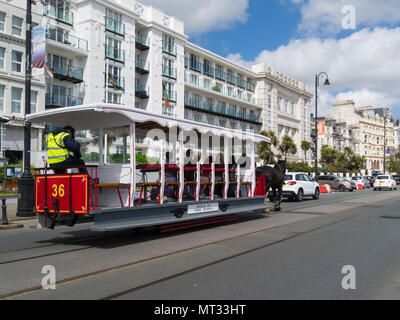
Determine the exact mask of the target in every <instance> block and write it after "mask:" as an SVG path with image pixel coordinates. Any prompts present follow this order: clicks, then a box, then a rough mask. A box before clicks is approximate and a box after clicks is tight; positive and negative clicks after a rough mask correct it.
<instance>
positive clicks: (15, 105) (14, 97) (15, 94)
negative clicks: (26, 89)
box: [11, 87, 22, 113]
mask: <svg viewBox="0 0 400 320" xmlns="http://www.w3.org/2000/svg"><path fill="white" fill-rule="evenodd" d="M21 99H22V89H20V88H14V87H13V88H11V112H12V113H21Z"/></svg>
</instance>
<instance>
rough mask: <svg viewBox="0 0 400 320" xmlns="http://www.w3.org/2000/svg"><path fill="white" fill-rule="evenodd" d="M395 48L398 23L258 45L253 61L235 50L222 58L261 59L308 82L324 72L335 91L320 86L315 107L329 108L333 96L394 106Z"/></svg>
mask: <svg viewBox="0 0 400 320" xmlns="http://www.w3.org/2000/svg"><path fill="white" fill-rule="evenodd" d="M399 52H400V28H392V29H391V28H375V29H363V30H360V31H357V32H354V33H353V34H352V35H350V36H349V37H347V38H343V39H339V40H336V39H326V40H321V39H318V38H310V39H303V40H292V41H291V42H290V43H289V44H287V45H285V46H280V47H279V48H277V49H276V50H275V51H267V50H264V51H263V52H261V53H260V54H259V55H258V56H257V57H256V58H255V60H254V61H243V59H242V56H241V55H240V54H237V53H236V54H231V55H229V56H228V59H231V60H233V61H235V62H237V63H239V64H242V65H245V66H249V65H251V64H254V63H261V62H264V63H266V64H267V65H270V66H272V67H274V68H275V69H276V70H278V71H280V72H282V73H285V74H287V75H288V76H290V77H292V78H294V79H296V80H299V81H301V82H304V83H306V84H308V85H309V86H310V88H314V78H315V75H316V74H318V73H319V72H322V71H325V72H327V73H328V75H329V78H330V81H331V84H332V85H331V87H330V88H329V90H330V92H335V95H330V94H327V93H324V92H325V90H326V89H323V87H321V92H322V93H321V97H320V98H321V106H324V107H321V109H325V112H329V106H331V105H332V102H334V101H335V99H340V100H341V99H346V100H347V99H354V100H355V102H356V104H357V105H358V106H362V105H374V106H376V107H385V106H389V107H393V106H396V105H397V106H399V105H400V90H398V87H399V70H400V55H399V54H398V53H399Z"/></svg>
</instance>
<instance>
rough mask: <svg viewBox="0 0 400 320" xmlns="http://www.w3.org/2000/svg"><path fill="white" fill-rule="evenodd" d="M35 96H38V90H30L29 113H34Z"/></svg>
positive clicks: (35, 110) (35, 106) (35, 109)
mask: <svg viewBox="0 0 400 320" xmlns="http://www.w3.org/2000/svg"><path fill="white" fill-rule="evenodd" d="M37 97H38V92H37V91H32V92H31V113H36V112H37V111H38V110H37Z"/></svg>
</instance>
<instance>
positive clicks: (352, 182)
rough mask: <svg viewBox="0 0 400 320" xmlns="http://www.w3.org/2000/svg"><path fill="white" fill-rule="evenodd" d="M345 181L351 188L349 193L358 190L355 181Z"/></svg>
mask: <svg viewBox="0 0 400 320" xmlns="http://www.w3.org/2000/svg"><path fill="white" fill-rule="evenodd" d="M346 181H347V182H349V183H350V185H351V187H352V188H353V190H350V191H354V190H357V189H358V188H357V183H356V182H355V181H353V180H348V179H346Z"/></svg>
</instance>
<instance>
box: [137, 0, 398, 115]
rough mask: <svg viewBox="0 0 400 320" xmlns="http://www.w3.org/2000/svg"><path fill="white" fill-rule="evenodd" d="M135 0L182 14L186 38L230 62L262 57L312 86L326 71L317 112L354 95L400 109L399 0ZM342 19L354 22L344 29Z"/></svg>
mask: <svg viewBox="0 0 400 320" xmlns="http://www.w3.org/2000/svg"><path fill="white" fill-rule="evenodd" d="M141 2H143V3H145V4H151V5H154V6H157V7H159V8H161V9H162V10H164V11H165V12H166V13H167V14H169V15H173V16H176V17H178V18H180V19H182V20H183V21H184V23H185V31H186V33H187V34H188V35H189V36H190V41H192V42H194V43H196V44H198V45H200V46H202V47H204V48H206V49H208V50H210V51H213V52H216V53H217V54H219V55H221V56H223V57H227V58H228V59H231V60H233V61H234V62H236V63H239V64H242V65H245V66H251V64H254V63H261V62H262V63H265V64H267V65H269V66H271V67H273V68H274V69H276V70H278V71H280V72H282V73H285V74H287V75H288V76H290V77H292V78H294V79H296V80H298V81H301V82H303V83H305V84H307V85H308V86H309V87H310V90H311V91H313V87H314V83H313V82H314V77H315V74H317V73H319V72H322V71H325V72H327V73H328V74H329V78H330V80H331V83H332V86H331V87H330V88H329V90H326V89H322V88H321V92H320V94H319V106H320V109H321V110H320V111H319V112H321V113H322V114H325V115H329V113H330V112H331V106H332V104H334V103H335V102H336V101H337V100H348V99H352V100H354V101H355V103H356V106H369V105H372V106H375V107H390V108H392V109H393V113H394V115H395V116H396V117H398V116H399V115H400V90H398V87H399V76H398V72H399V70H400V55H399V52H400V10H399V8H400V0H381V1H378V0H201V1H199V0H168V1H166V0H142V1H141ZM349 5H350V11H349V7H348V6H349ZM343 22H346V23H347V22H352V23H354V27H355V28H352V29H348V30H344V28H343ZM350 25H351V24H350Z"/></svg>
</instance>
